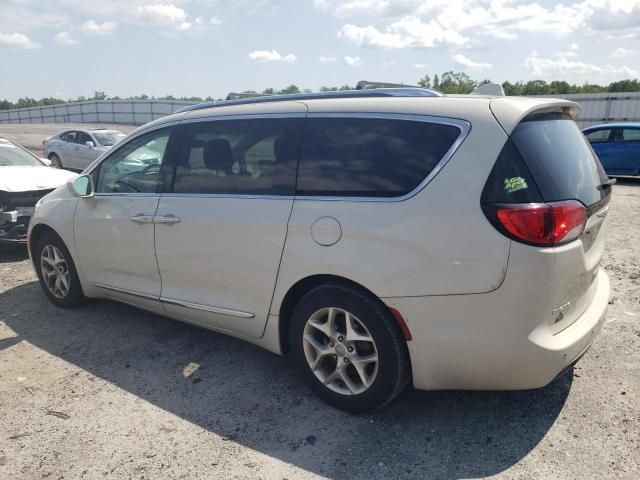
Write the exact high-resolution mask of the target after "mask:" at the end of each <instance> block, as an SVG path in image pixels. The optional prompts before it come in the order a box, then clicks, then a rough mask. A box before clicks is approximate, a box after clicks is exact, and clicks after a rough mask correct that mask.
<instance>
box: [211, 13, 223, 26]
mask: <svg viewBox="0 0 640 480" xmlns="http://www.w3.org/2000/svg"><path fill="white" fill-rule="evenodd" d="M209 24H210V25H222V18H220V17H218V16H216V15H214V16H213V17H211V18H210V19H209Z"/></svg>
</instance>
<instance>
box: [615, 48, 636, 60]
mask: <svg viewBox="0 0 640 480" xmlns="http://www.w3.org/2000/svg"><path fill="white" fill-rule="evenodd" d="M633 53H634V52H633V50H629V49H628V48H622V47H619V48H616V49H615V50H614V52H613V53H612V54H611V58H626V57H630V56H631V55H633Z"/></svg>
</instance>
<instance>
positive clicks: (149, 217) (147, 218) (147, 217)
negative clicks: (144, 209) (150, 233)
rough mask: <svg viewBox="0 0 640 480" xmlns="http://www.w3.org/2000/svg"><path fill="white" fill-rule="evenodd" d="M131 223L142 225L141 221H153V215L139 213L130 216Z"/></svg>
mask: <svg viewBox="0 0 640 480" xmlns="http://www.w3.org/2000/svg"><path fill="white" fill-rule="evenodd" d="M130 220H131V221H132V222H133V223H137V224H140V225H142V224H143V223H153V215H144V214H142V213H139V214H138V215H134V216H133V217H131V218H130Z"/></svg>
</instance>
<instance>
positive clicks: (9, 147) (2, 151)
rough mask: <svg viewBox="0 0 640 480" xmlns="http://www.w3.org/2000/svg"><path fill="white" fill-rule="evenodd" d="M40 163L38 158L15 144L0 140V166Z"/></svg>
mask: <svg viewBox="0 0 640 480" xmlns="http://www.w3.org/2000/svg"><path fill="white" fill-rule="evenodd" d="M42 165H43V164H42V162H41V161H40V160H38V159H37V158H36V157H34V156H33V155H31V154H30V153H27V152H25V151H24V150H23V149H22V148H20V147H18V146H17V145H14V144H13V143H10V142H3V141H0V167H20V166H27V167H41V166H42Z"/></svg>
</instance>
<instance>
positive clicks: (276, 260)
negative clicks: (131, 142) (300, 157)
mask: <svg viewBox="0 0 640 480" xmlns="http://www.w3.org/2000/svg"><path fill="white" fill-rule="evenodd" d="M303 108H304V107H302V106H301V107H300V109H301V110H302V109H303ZM303 122H304V113H302V112H300V113H299V114H297V115H296V114H291V115H288V116H285V117H282V116H275V117H270V116H267V115H265V116H262V117H260V118H246V117H244V118H243V117H239V118H234V119H225V118H221V119H213V120H206V121H199V122H197V123H191V124H186V125H185V126H184V127H183V128H184V132H183V134H184V142H183V145H184V146H183V150H182V153H181V155H180V157H179V158H178V161H177V162H176V165H175V178H174V180H173V182H172V186H171V191H170V192H168V193H166V194H164V195H163V196H162V198H161V200H160V204H159V206H158V211H157V214H156V220H155V221H156V237H155V244H156V256H157V260H158V266H159V269H160V275H161V277H162V293H161V299H162V301H163V303H164V305H165V309H166V311H167V312H168V313H169V314H171V315H172V316H175V317H178V318H181V319H183V320H186V321H189V322H192V323H196V324H200V325H203V326H206V327H209V328H214V329H218V330H221V331H225V332H230V333H235V334H239V335H242V336H247V337H254V338H257V337H260V336H261V335H262V333H263V331H264V327H265V324H266V321H267V317H268V313H269V307H270V304H271V299H272V296H273V291H274V285H275V281H276V277H277V274H278V268H279V265H280V259H281V256H282V250H283V248H284V242H285V238H286V235H287V221H288V219H289V216H290V214H291V208H292V205H293V193H294V188H295V169H296V161H297V152H298V148H299V142H300V132H301V129H302V124H303Z"/></svg>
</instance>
